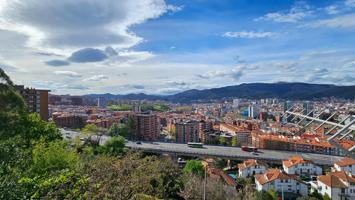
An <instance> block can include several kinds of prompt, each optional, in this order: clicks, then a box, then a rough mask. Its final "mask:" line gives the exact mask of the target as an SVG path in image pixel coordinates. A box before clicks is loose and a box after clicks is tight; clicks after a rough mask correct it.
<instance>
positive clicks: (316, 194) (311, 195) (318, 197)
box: [309, 190, 323, 200]
mask: <svg viewBox="0 0 355 200" xmlns="http://www.w3.org/2000/svg"><path fill="white" fill-rule="evenodd" d="M309 197H314V198H316V199H320V200H322V199H323V196H322V195H321V194H319V193H318V191H317V190H315V191H314V192H312V193H311V194H310V195H309Z"/></svg>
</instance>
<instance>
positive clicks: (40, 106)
mask: <svg viewBox="0 0 355 200" xmlns="http://www.w3.org/2000/svg"><path fill="white" fill-rule="evenodd" d="M15 88H16V90H17V91H18V92H19V93H20V94H21V96H22V97H23V98H24V100H25V102H26V105H27V109H28V111H29V112H33V113H38V114H39V116H40V117H41V119H43V120H46V121H48V115H49V114H48V92H49V91H50V90H40V89H35V88H25V86H23V85H16V86H15Z"/></svg>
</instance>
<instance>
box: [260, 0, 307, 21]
mask: <svg viewBox="0 0 355 200" xmlns="http://www.w3.org/2000/svg"><path fill="white" fill-rule="evenodd" d="M312 13H313V11H312V10H311V8H310V6H309V5H308V4H306V3H305V2H297V3H296V4H295V5H294V6H293V7H292V8H291V9H290V10H288V11H280V12H272V13H267V14H266V15H264V16H262V17H259V18H256V19H255V20H256V21H259V20H265V21H274V22H288V23H295V22H298V21H301V20H303V19H305V18H306V17H309V16H311V15H312Z"/></svg>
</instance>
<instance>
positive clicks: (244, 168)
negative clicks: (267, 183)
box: [238, 159, 266, 178]
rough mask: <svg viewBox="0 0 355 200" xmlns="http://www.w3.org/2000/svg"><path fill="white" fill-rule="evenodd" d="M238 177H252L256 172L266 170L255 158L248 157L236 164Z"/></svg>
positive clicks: (261, 172)
mask: <svg viewBox="0 0 355 200" xmlns="http://www.w3.org/2000/svg"><path fill="white" fill-rule="evenodd" d="M238 170H239V171H238V177H239V178H248V177H253V176H254V175H256V174H263V173H264V172H265V171H266V167H265V166H264V165H262V164H260V163H259V162H258V161H257V160H254V159H248V160H246V161H244V162H243V163H241V164H238Z"/></svg>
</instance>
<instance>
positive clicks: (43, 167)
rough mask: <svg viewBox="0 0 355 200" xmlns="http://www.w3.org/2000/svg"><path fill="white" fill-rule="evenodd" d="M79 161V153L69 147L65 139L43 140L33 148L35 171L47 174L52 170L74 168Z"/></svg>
mask: <svg viewBox="0 0 355 200" xmlns="http://www.w3.org/2000/svg"><path fill="white" fill-rule="evenodd" d="M78 163H79V157H78V155H77V153H76V152H75V151H74V150H72V149H69V148H68V144H67V143H66V142H65V141H55V142H49V143H45V142H41V143H39V144H38V145H36V146H35V148H34V149H33V164H32V167H31V168H32V169H31V171H33V173H36V174H45V173H47V172H50V171H58V170H62V169H67V168H71V169H74V168H75V167H76V165H77V164H78Z"/></svg>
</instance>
